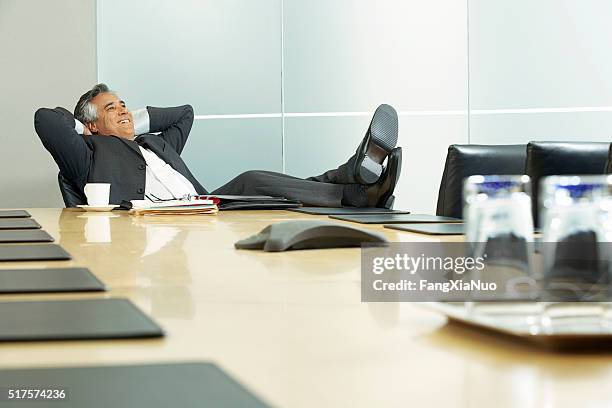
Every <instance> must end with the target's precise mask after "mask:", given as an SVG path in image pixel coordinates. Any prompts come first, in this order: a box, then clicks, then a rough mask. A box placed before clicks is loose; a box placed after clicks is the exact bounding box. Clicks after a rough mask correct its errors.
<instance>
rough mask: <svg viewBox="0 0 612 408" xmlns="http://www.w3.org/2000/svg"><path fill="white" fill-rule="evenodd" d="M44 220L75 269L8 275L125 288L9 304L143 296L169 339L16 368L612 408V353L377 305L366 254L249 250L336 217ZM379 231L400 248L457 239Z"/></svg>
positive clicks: (342, 394)
mask: <svg viewBox="0 0 612 408" xmlns="http://www.w3.org/2000/svg"><path fill="white" fill-rule="evenodd" d="M29 211H30V213H31V214H32V216H33V217H34V218H35V219H36V220H37V221H38V222H39V223H40V224H41V225H42V226H43V228H44V229H45V230H46V231H47V232H49V233H50V234H51V235H52V236H53V237H54V238H55V239H56V241H57V243H59V244H61V245H62V246H63V247H64V248H65V249H66V250H67V251H68V252H70V253H71V254H72V255H73V257H74V259H73V260H72V261H63V262H30V263H0V268H3V269H4V268H27V267H42V266H45V267H58V266H87V267H89V268H90V269H91V270H92V272H93V273H94V274H95V275H97V276H98V277H99V278H100V279H101V280H102V281H104V282H105V283H106V284H107V285H109V286H110V291H109V292H107V293H90V294H56V295H11V296H6V295H3V296H2V299H3V300H16V299H19V300H25V299H75V298H102V297H127V298H129V299H131V300H132V301H133V302H134V303H135V304H137V305H138V306H139V307H140V308H141V309H142V310H143V311H144V312H145V313H147V314H149V315H150V316H152V317H153V318H154V319H155V320H156V321H157V322H158V323H159V324H160V325H161V326H163V327H164V329H165V330H166V331H167V336H166V337H165V338H163V339H151V340H112V341H66V342H34V343H4V344H0V368H9V367H10V368H20V367H48V366H76V365H110V364H123V363H142V362H151V363H152V362H170V361H172V362H176V361H213V362H215V363H217V364H218V365H219V366H221V367H222V368H223V369H224V370H226V371H227V372H228V373H229V374H230V375H232V376H233V377H234V378H236V379H237V380H238V381H240V382H241V383H243V384H244V385H245V386H247V387H248V388H249V389H251V390H252V391H254V392H255V393H256V394H258V395H259V396H260V397H262V398H263V399H264V400H266V401H268V402H269V403H271V404H272V405H274V406H279V407H308V408H311V407H387V406H388V407H400V406H401V407H407V406H441V407H496V408H497V407H507V406H508V407H510V406H516V407H528V408H529V407H556V406H568V407H570V406H572V407H578V406H579V407H590V406H592V407H609V406H612V392H611V391H610V390H611V388H612V387H611V385H612V353H605V352H604V353H602V352H582V353H559V352H554V351H548V350H544V349H541V348H536V347H533V346H530V345H528V344H524V343H520V342H516V341H513V340H512V339H508V338H504V337H499V336H496V335H493V334H488V333H485V332H480V331H477V330H475V329H470V328H466V327H462V326H458V325H454V324H447V323H446V319H445V318H444V317H442V316H439V315H437V314H435V313H433V312H431V311H428V310H425V309H424V308H423V307H422V306H419V305H418V304H410V303H362V302H361V301H360V249H358V248H350V249H333V250H308V251H293V252H283V253H264V252H261V251H246V250H236V249H234V247H233V243H234V242H235V241H237V240H239V239H242V238H245V237H247V236H249V235H251V234H253V233H256V232H258V231H259V230H261V229H262V228H263V227H265V226H266V225H268V224H270V223H273V222H277V221H283V220H292V219H327V218H326V217H316V216H309V215H305V214H298V213H293V212H288V211H236V212H231V211H229V212H222V213H220V214H218V215H217V216H199V217H198V216H164V217H159V218H148V217H133V216H130V215H128V214H125V213H116V214H115V213H113V214H112V215H110V216H109V215H108V214H95V213H84V212H79V211H74V210H65V209H30V210H29ZM338 222H340V221H338ZM352 225H355V224H352ZM364 228H369V229H372V230H376V231H379V232H383V233H384V234H385V235H386V236H387V237H388V238H389V239H390V240H391V241H426V240H428V241H437V240H440V239H446V238H440V237H437V238H436V237H427V236H423V235H416V234H410V233H404V232H399V231H393V230H387V229H383V228H382V227H381V226H364ZM454 239H457V238H454ZM0 329H1V328H0Z"/></svg>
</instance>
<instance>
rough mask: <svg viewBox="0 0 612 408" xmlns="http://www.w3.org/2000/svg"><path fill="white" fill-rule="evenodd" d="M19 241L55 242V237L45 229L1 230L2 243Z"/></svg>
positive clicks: (0, 239) (0, 242) (0, 238)
mask: <svg viewBox="0 0 612 408" xmlns="http://www.w3.org/2000/svg"><path fill="white" fill-rule="evenodd" d="M19 242H53V237H52V236H51V235H49V234H47V232H46V231H43V230H0V244H8V243H19Z"/></svg>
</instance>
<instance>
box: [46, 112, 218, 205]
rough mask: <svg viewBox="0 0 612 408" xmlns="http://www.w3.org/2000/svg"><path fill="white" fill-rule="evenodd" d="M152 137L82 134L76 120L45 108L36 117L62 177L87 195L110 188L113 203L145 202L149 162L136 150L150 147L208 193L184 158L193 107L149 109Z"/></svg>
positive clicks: (198, 190)
mask: <svg viewBox="0 0 612 408" xmlns="http://www.w3.org/2000/svg"><path fill="white" fill-rule="evenodd" d="M147 111H148V112H149V119H150V132H161V133H160V134H159V135H155V134H152V133H148V134H144V135H140V136H138V137H137V138H136V139H135V140H134V141H131V140H126V139H123V138H120V137H117V136H95V135H87V136H86V135H80V134H78V133H77V132H76V130H74V125H75V121H74V117H73V116H72V114H71V113H70V112H68V111H67V110H65V109H63V108H56V109H47V108H41V109H39V110H38V111H36V114H35V115H34V127H35V128H36V133H38V136H39V137H40V140H41V141H42V143H43V145H44V146H45V148H46V149H47V150H48V151H49V153H51V155H52V156H53V159H55V162H56V163H57V166H58V167H59V169H60V173H61V174H62V175H63V176H64V178H65V179H67V180H68V181H69V182H70V183H71V184H73V185H74V186H75V187H76V188H77V189H79V191H80V192H83V189H84V187H85V184H87V183H111V193H110V202H111V203H113V204H120V203H121V202H122V201H124V200H127V201H129V200H142V199H144V192H145V175H146V162H145V160H144V158H143V157H142V154H141V153H140V149H139V148H138V146H139V145H140V146H142V147H144V148H147V149H149V150H151V151H152V152H154V153H155V154H157V156H159V157H160V158H161V159H162V160H164V161H165V162H166V163H168V164H169V165H170V166H172V168H173V169H175V170H176V171H178V172H179V173H181V174H182V175H183V176H185V178H187V180H189V181H190V182H191V184H193V187H194V188H195V189H196V191H197V192H198V194H207V191H206V189H204V187H202V185H201V184H200V183H199V182H198V181H197V180H196V179H195V177H194V176H193V174H191V172H190V171H189V169H188V168H187V165H186V164H185V162H184V161H183V159H181V156H180V154H181V152H182V151H183V148H184V147H185V143H187V138H188V137H189V132H190V131H191V125H192V124H193V108H192V107H191V106H189V105H184V106H179V107H176V108H153V107H150V106H147Z"/></svg>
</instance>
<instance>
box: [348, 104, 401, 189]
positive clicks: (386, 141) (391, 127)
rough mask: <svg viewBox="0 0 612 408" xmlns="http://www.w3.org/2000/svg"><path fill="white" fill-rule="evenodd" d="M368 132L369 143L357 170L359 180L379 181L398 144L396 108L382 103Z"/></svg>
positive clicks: (368, 182) (370, 182) (367, 182)
mask: <svg viewBox="0 0 612 408" xmlns="http://www.w3.org/2000/svg"><path fill="white" fill-rule="evenodd" d="M368 134H369V138H368V139H369V140H368V145H367V147H366V149H365V154H364V157H363V160H362V161H361V163H359V166H358V169H357V170H358V171H357V172H356V175H357V178H358V181H359V182H361V183H363V184H372V183H375V182H376V181H378V179H379V178H380V176H381V174H382V172H383V166H382V164H383V162H384V161H385V158H386V157H387V156H388V155H389V153H390V152H391V150H393V148H395V145H396V144H397V134H398V120H397V113H396V112H395V109H393V107H391V106H389V105H385V104H383V105H380V106H379V107H378V108H377V109H376V111H375V112H374V115H373V117H372V121H371V122H370V127H369V128H368Z"/></svg>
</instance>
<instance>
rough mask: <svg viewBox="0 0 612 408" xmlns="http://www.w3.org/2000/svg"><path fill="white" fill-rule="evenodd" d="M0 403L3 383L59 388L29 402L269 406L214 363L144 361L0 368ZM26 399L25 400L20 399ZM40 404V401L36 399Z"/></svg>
mask: <svg viewBox="0 0 612 408" xmlns="http://www.w3.org/2000/svg"><path fill="white" fill-rule="evenodd" d="M0 384H2V385H3V386H4V388H0V390H1V392H2V394H1V395H0V404H2V406H3V407H5V406H6V407H16V408H22V407H25V406H30V405H28V402H25V401H23V400H22V401H16V402H6V401H7V395H8V389H7V386H19V387H20V388H23V389H36V388H40V387H41V386H44V388H49V389H56V390H64V395H65V396H66V398H65V399H63V400H61V401H55V402H51V401H49V402H48V405H45V402H44V401H41V400H40V399H39V400H38V401H32V403H31V406H32V407H38V406H41V407H42V406H45V407H46V406H50V407H55V406H57V407H61V408H85V407H87V408H109V407H113V408H128V407H129V408H168V407H173V408H194V407H198V408H209V407H210V408H217V407H224V408H244V407H250V408H266V407H269V405H267V404H266V403H264V402H263V401H262V400H261V399H259V398H258V397H257V396H255V395H253V394H252V393H251V392H249V390H247V389H246V388H245V387H244V386H242V385H241V384H240V383H238V382H237V381H236V380H234V379H233V378H232V377H230V376H229V375H228V374H227V373H225V372H224V371H223V370H221V369H220V368H219V367H217V366H216V365H214V364H209V363H180V364H172V363H171V364H146V365H127V366H101V367H75V368H42V369H19V370H0ZM24 402H25V404H24ZM41 403H42V404H43V405H40V404H41Z"/></svg>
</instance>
